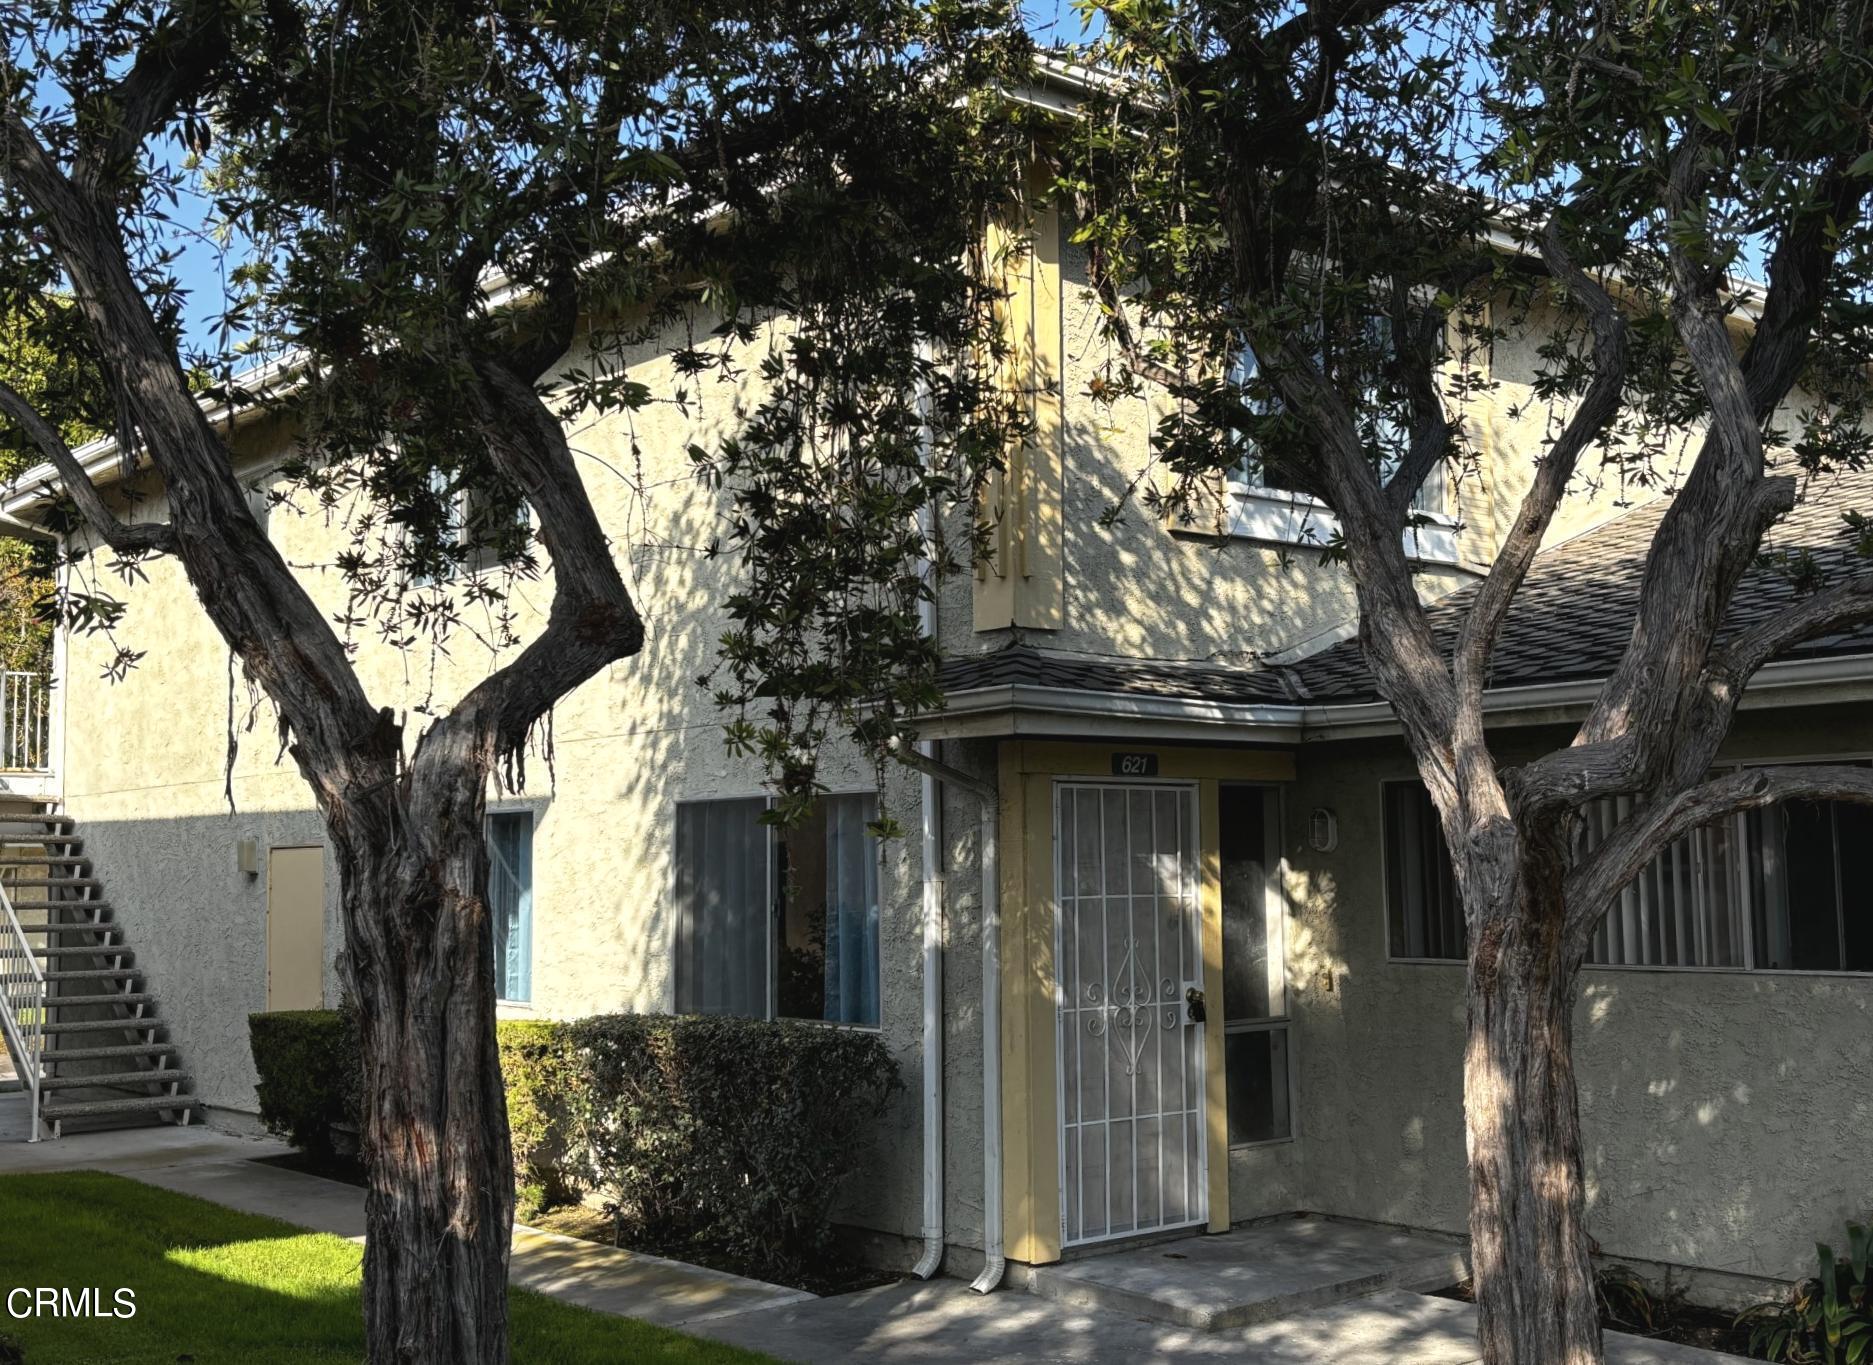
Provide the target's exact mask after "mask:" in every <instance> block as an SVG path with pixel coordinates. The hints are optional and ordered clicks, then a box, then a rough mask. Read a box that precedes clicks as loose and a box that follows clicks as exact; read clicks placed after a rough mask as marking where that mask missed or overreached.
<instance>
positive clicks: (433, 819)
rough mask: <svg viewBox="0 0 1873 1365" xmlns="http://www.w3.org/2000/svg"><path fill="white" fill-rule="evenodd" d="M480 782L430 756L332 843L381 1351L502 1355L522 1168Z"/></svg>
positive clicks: (368, 1308)
mask: <svg viewBox="0 0 1873 1365" xmlns="http://www.w3.org/2000/svg"><path fill="white" fill-rule="evenodd" d="M418 780H422V781H424V785H423V786H422V787H421V788H416V787H415V785H414V784H415V782H416V781H418ZM486 780H487V777H486V771H485V769H482V768H481V767H480V765H479V764H477V763H474V762H473V761H472V760H470V761H469V762H467V763H462V762H459V761H458V762H456V763H453V764H451V765H450V767H449V768H448V769H447V770H444V771H436V770H435V769H434V768H433V767H426V769H425V770H423V771H421V772H420V774H418V775H413V777H412V778H407V779H406V780H405V783H404V784H403V785H404V790H403V792H402V793H401V794H400V795H401V798H402V799H401V800H396V801H390V802H384V803H382V804H381V805H379V804H375V803H372V804H371V805H370V806H368V807H367V808H364V809H358V808H354V809H353V810H352V811H350V812H348V817H349V818H348V819H347V820H346V821H345V822H343V828H344V830H345V834H344V837H341V838H340V839H339V840H338V841H337V842H336V844H335V847H336V853H337V859H338V864H339V871H340V875H341V878H342V883H343V888H342V902H343V910H344V916H345V930H346V942H347V943H348V944H349V945H350V955H351V975H352V984H353V988H354V990H355V991H356V993H357V997H358V1004H359V1007H360V1008H359V1029H360V1034H361V1042H362V1048H363V1062H364V1096H363V1099H364V1103H363V1133H362V1137H363V1151H364V1157H365V1164H366V1167H367V1171H368V1175H369V1181H370V1188H369V1194H368V1196H367V1198H366V1201H365V1214H366V1241H365V1252H364V1255H365V1274H364V1323H365V1336H366V1340H367V1343H368V1347H369V1357H370V1359H371V1360H372V1361H378V1362H387V1361H396V1362H412V1365H414V1363H415V1362H423V1365H455V1363H456V1362H465V1363H466V1362H473V1365H500V1363H501V1362H504V1361H506V1360H507V1358H508V1349H507V1268H508V1249H509V1244H510V1238H511V1229H512V1226H513V1216H514V1180H513V1169H514V1168H513V1157H512V1151H511V1147H510V1145H509V1140H508V1131H507V1101H506V1094H505V1090H504V1088H503V1086H502V1080H501V1066H500V1056H499V1052H498V1048H497V1046H496V1041H495V1030H494V1024H495V1004H494V1002H495V990H494V970H493V960H494V954H493V947H494V938H493V924H492V921H491V918H490V913H489V908H488V901H487V879H488V864H487V852H486V846H485V843H484V840H483V835H482V819H483V814H484V806H485V798H484V796H483V792H484V789H485V787H484V784H485V782H486ZM438 798H440V799H438ZM332 824H333V825H335V826H337V825H339V824H340V822H338V821H333V822H332Z"/></svg>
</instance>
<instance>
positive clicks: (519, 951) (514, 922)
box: [488, 810, 533, 1001]
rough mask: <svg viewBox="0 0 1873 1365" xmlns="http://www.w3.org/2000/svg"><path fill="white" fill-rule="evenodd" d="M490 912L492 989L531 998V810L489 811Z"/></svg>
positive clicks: (516, 998) (507, 995) (513, 996)
mask: <svg viewBox="0 0 1873 1365" xmlns="http://www.w3.org/2000/svg"><path fill="white" fill-rule="evenodd" d="M488 913H489V914H490V915H491V916H492V917H493V920H494V984H495V993H496V994H497V995H498V996H499V997H500V998H501V999H503V1000H513V1001H527V1000H531V999H532V998H533V812H531V811H524V810H522V811H502V812H499V813H498V814H494V815H490V816H489V817H488Z"/></svg>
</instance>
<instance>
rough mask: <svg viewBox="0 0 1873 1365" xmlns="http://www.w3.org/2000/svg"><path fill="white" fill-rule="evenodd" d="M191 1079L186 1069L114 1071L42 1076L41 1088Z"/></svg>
mask: <svg viewBox="0 0 1873 1365" xmlns="http://www.w3.org/2000/svg"><path fill="white" fill-rule="evenodd" d="M189 1079H190V1076H189V1073H188V1072H186V1071H155V1070H151V1071H112V1072H108V1073H105V1074H102V1075H97V1076H44V1077H41V1078H40V1081H39V1088H40V1089H41V1090H80V1089H83V1088H85V1087H87V1086H93V1087H105V1086H114V1085H179V1084H181V1083H182V1082H183V1081H186V1080H189Z"/></svg>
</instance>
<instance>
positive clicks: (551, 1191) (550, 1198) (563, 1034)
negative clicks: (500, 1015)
mask: <svg viewBox="0 0 1873 1365" xmlns="http://www.w3.org/2000/svg"><path fill="white" fill-rule="evenodd" d="M494 1036H495V1040H496V1041H497V1042H498V1043H499V1044H500V1048H501V1078H502V1079H503V1080H504V1081H505V1082H506V1083H507V1130H508V1133H509V1136H510V1137H511V1139H512V1141H513V1144H514V1202H515V1205H516V1208H517V1212H518V1213H519V1215H520V1217H522V1218H530V1217H532V1216H533V1215H534V1214H536V1213H538V1212H540V1211H541V1210H543V1209H550V1208H554V1207H557V1206H558V1205H560V1204H570V1203H574V1202H576V1201H577V1200H578V1198H579V1194H580V1184H579V1179H578V1175H577V1172H576V1170H575V1169H574V1167H575V1165H576V1162H577V1157H576V1149H575V1144H574V1142H573V1139H572V1130H571V1126H570V1107H569V1101H570V1099H571V1097H572V1094H573V1091H574V1090H575V1089H576V1087H577V1085H578V1064H577V1058H576V1057H575V1056H574V1054H573V1050H572V1041H571V1039H570V1037H569V1036H568V1034H567V1030H566V1026H565V1025H564V1024H558V1023H553V1022H550V1021H548V1020H544V1019H501V1020H497V1021H496V1023H495V1025H494Z"/></svg>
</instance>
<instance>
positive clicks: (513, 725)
mask: <svg viewBox="0 0 1873 1365" xmlns="http://www.w3.org/2000/svg"><path fill="white" fill-rule="evenodd" d="M475 371H476V373H477V374H478V375H479V376H480V377H481V381H482V383H481V395H482V403H483V411H482V413H481V414H480V415H481V420H482V425H483V429H484V430H486V431H487V432H488V433H489V436H490V441H489V448H490V451H491V453H492V455H493V457H494V461H495V464H496V465H497V467H499V469H500V471H501V473H502V474H504V475H505V476H506V477H507V478H508V479H510V480H511V481H512V482H513V484H514V486H515V487H517V488H518V489H520V491H521V492H522V493H523V494H524V495H525V496H526V499H527V502H528V504H529V505H530V506H531V507H532V508H533V510H534V512H535V514H536V515H537V516H538V517H539V520H540V538H541V539H542V540H543V541H544V542H545V543H546V550H547V554H548V555H549V556H550V557H551V559H552V563H553V583H554V588H553V604H552V607H551V608H550V609H549V611H548V614H547V621H546V626H545V629H543V630H542V631H541V632H540V634H539V635H538V636H536V637H535V638H534V639H533V640H532V642H531V643H529V644H528V645H527V646H526V648H525V649H523V650H521V652H520V653H519V654H518V655H517V656H515V658H514V659H513V660H512V661H511V662H509V663H507V664H506V665H504V666H503V667H501V668H500V669H497V670H496V671H495V672H494V673H492V674H490V675H489V676H488V677H486V678H484V679H482V681H481V682H479V683H477V684H476V685H475V687H474V688H473V689H472V690H471V691H470V692H469V693H468V695H467V696H465V697H463V698H462V700H461V702H460V703H459V704H458V705H457V706H456V707H455V708H454V709H453V710H452V711H450V713H449V714H448V715H447V716H445V717H444V718H443V719H442V720H441V721H439V722H438V723H437V724H436V725H435V726H434V727H432V728H431V730H430V732H429V733H428V734H426V735H425V736H424V743H423V745H422V746H420V747H419V749H418V751H417V757H416V759H415V760H414V761H413V764H412V767H413V768H414V767H416V766H419V765H421V763H422V762H423V760H424V758H425V756H426V755H427V754H439V755H442V756H444V761H448V760H450V759H452V758H454V757H456V756H457V755H455V754H451V752H450V751H451V749H452V748H453V747H454V746H456V745H459V744H460V743H461V742H463V736H462V732H463V731H464V730H472V731H473V732H474V734H475V735H477V736H481V737H483V738H485V740H486V741H487V742H489V743H491V744H493V745H494V748H495V751H496V752H504V753H512V752H517V751H518V750H519V749H520V748H521V746H522V745H523V744H525V742H526V738H527V732H528V731H529V730H530V729H532V727H533V725H534V723H535V722H536V721H538V720H539V719H540V717H541V716H543V715H545V714H546V712H547V710H548V709H549V708H550V707H551V706H552V705H553V703H554V702H555V701H557V700H558V699H559V698H560V697H561V696H563V695H565V694H566V693H567V692H570V691H571V690H572V689H573V688H575V687H577V686H578V685H579V684H580V683H583V682H585V681H586V680H587V679H589V678H591V677H593V676H594V675H596V674H597V672H598V671H599V670H600V669H601V668H603V667H604V666H605V665H606V664H608V663H611V662H612V661H613V660H615V659H621V658H625V657H627V656H629V655H632V654H635V653H636V652H637V651H638V650H639V649H641V648H642V647H643V644H644V623H643V619H642V618H641V617H640V616H639V615H638V612H637V607H636V605H635V604H634V603H633V602H632V600H631V594H630V591H629V590H628V589H627V588H626V587H625V585H624V580H623V578H622V577H621V576H620V575H619V573H618V566H617V564H616V563H615V562H614V561H613V560H612V557H611V544H610V542H609V541H608V540H607V539H606V537H605V532H604V528H603V527H602V526H601V525H600V524H599V520H598V514H597V513H596V512H595V511H594V510H593V508H592V501H591V498H590V497H588V496H587V494H586V491H585V485H584V483H583V481H582V480H581V479H580V478H579V470H578V466H577V465H576V464H575V463H574V462H573V458H572V449H571V447H570V446H569V445H568V444H567V443H566V433H565V430H564V428H563V427H561V425H560V423H559V419H558V418H557V417H556V416H555V415H554V414H553V412H552V411H551V410H550V409H549V408H548V407H547V405H546V404H545V403H544V402H542V401H541V399H540V396H539V395H538V394H537V393H535V392H534V390H533V386H532V384H531V383H529V382H528V381H526V380H524V379H522V378H521V377H520V376H519V375H518V374H516V373H515V372H514V371H513V370H512V369H510V368H508V366H507V365H506V364H505V363H503V362H500V361H496V360H491V359H488V358H486V357H478V358H477V359H476V361H475Z"/></svg>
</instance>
